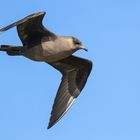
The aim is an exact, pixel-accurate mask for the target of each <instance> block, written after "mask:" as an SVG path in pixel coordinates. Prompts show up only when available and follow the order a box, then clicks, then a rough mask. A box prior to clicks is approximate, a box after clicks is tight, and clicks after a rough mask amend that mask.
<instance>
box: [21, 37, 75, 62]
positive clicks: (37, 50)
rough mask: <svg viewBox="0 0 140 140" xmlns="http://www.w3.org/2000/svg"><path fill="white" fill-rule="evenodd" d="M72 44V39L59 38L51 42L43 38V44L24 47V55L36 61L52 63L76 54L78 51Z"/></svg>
mask: <svg viewBox="0 0 140 140" xmlns="http://www.w3.org/2000/svg"><path fill="white" fill-rule="evenodd" d="M62 42H63V43H62ZM71 44H72V39H71V38H70V37H57V38H55V39H54V40H49V41H48V40H46V37H43V38H42V39H41V44H36V45H35V46H34V47H28V46H25V47H23V51H22V55H23V56H25V57H27V58H29V59H31V60H34V61H46V62H49V63H52V62H56V61H59V60H61V59H64V58H66V57H68V56H70V55H71V54H72V53H74V52H75V51H76V49H75V48H74V47H73V46H72V45H71ZM54 48H55V49H54Z"/></svg>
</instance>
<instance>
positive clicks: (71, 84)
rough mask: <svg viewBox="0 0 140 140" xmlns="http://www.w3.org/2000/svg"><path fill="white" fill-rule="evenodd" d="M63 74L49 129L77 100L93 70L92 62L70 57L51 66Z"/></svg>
mask: <svg viewBox="0 0 140 140" xmlns="http://www.w3.org/2000/svg"><path fill="white" fill-rule="evenodd" d="M50 65H52V66H53V67H54V68H56V69H57V70H59V71H60V72H61V73H62V75H63V76H62V81H61V84H60V86H59V89H58V92H57V95H56V98H55V101H54V104H53V108H52V112H51V117H50V122H49V125H48V128H51V127H52V126H53V125H54V124H55V123H56V122H57V121H58V120H60V119H61V117H63V115H64V114H65V113H66V112H67V110H68V109H69V108H70V106H71V105H72V103H73V102H74V100H75V98H76V97H77V96H78V95H79V94H80V92H81V90H82V89H83V87H84V86H85V84H86V81H87V78H88V76H89V74H90V72H91V69H92V62H91V61H89V60H86V59H83V58H79V57H75V56H70V57H68V58H66V59H63V60H61V61H59V62H56V63H53V64H50Z"/></svg>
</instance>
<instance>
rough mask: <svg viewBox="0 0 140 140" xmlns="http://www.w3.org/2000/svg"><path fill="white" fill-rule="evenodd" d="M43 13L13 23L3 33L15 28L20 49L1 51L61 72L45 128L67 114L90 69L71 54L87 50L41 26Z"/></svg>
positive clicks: (76, 42) (84, 62) (3, 48)
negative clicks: (60, 79)
mask: <svg viewBox="0 0 140 140" xmlns="http://www.w3.org/2000/svg"><path fill="white" fill-rule="evenodd" d="M44 15H45V12H39V13H35V14H32V15H30V16H27V17H25V18H24V19H22V20H19V21H17V22H14V23H13V24H10V25H8V26H6V27H4V28H2V29H0V32H3V31H6V30H8V29H10V28H12V27H14V26H16V27H17V32H18V35H19V38H20V39H21V41H22V44H23V46H10V45H1V46H0V51H5V52H7V54H9V55H13V56H14V55H22V56H25V57H27V58H29V59H31V60H35V61H44V62H47V63H48V64H50V65H51V66H53V67H54V68H55V69H57V70H58V71H60V72H61V74H62V81H61V84H60V86H59V89H58V91H57V95H56V98H55V101H54V104H53V108H52V112H51V117H50V122H49V125H48V128H51V127H52V126H53V125H54V124H55V123H56V122H57V121H58V120H60V119H61V117H62V116H63V115H64V114H65V113H66V112H67V110H68V109H69V108H70V106H71V105H72V103H73V102H74V100H75V99H76V98H77V97H78V96H79V94H80V93H81V91H82V89H83V88H84V86H85V84H86V82H87V79H88V76H89V74H90V72H91V69H92V62H91V61H89V60H86V59H83V58H80V57H76V56H73V55H72V53H73V52H75V51H77V50H79V49H84V50H87V49H86V48H84V47H83V45H82V43H81V41H79V40H78V39H76V38H75V37H67V36H57V35H55V34H54V33H52V32H50V31H49V30H48V29H46V28H45V27H44V26H43V25H42V20H43V17H44Z"/></svg>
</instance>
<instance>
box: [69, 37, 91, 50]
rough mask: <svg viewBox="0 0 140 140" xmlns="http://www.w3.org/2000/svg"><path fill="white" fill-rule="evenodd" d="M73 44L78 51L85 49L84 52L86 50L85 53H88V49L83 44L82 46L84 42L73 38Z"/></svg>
mask: <svg viewBox="0 0 140 140" xmlns="http://www.w3.org/2000/svg"><path fill="white" fill-rule="evenodd" d="M72 42H73V44H74V47H75V48H76V49H78V50H79V49H83V50H85V51H88V49H86V48H85V47H84V46H83V44H82V42H81V41H80V40H79V39H77V38H75V37H72Z"/></svg>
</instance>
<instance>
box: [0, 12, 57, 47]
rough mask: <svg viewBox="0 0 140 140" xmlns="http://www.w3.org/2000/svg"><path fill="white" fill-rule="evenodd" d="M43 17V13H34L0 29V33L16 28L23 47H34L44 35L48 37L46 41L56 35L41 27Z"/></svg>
mask: <svg viewBox="0 0 140 140" xmlns="http://www.w3.org/2000/svg"><path fill="white" fill-rule="evenodd" d="M44 15H45V12H38V13H34V14H32V15H29V16H27V17H25V18H23V19H21V20H19V21H17V22H14V23H12V24H10V25H8V26H6V27H4V28H2V29H0V32H3V31H6V30H8V29H10V28H12V27H14V26H17V31H18V35H19V38H20V39H21V41H22V43H23V45H34V43H35V42H37V41H40V40H41V38H42V36H44V35H46V36H48V39H49V38H51V37H55V36H56V35H55V34H54V33H52V32H50V31H49V30H47V29H46V28H45V27H44V26H43V25H42V20H43V17H44Z"/></svg>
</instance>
